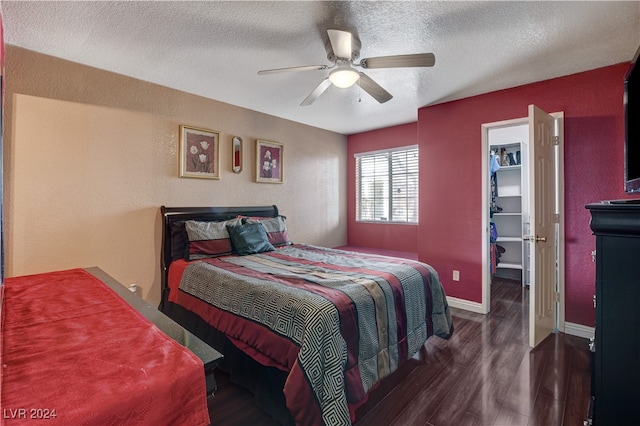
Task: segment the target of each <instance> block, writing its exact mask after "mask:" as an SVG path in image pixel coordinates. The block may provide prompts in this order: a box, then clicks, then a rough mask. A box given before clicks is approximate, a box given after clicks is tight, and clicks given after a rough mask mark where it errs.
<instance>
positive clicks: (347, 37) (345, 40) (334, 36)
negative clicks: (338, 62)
mask: <svg viewBox="0 0 640 426" xmlns="http://www.w3.org/2000/svg"><path fill="white" fill-rule="evenodd" d="M327 34H328V35H329V41H330V42H331V48H332V49H333V54H334V55H336V57H338V58H342V59H351V53H352V52H353V46H352V43H351V42H352V40H353V36H352V35H351V33H350V32H347V31H341V30H327Z"/></svg>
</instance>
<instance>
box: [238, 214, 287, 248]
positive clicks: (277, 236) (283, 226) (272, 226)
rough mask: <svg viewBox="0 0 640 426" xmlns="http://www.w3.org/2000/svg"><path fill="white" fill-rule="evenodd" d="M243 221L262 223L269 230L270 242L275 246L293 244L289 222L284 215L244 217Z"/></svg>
mask: <svg viewBox="0 0 640 426" xmlns="http://www.w3.org/2000/svg"><path fill="white" fill-rule="evenodd" d="M242 222H243V223H261V224H262V225H263V226H264V230H265V231H266V232H267V238H268V239H269V242H270V243H271V244H272V245H273V246H274V247H278V246H287V245H290V244H292V242H291V241H290V240H289V233H288V232H287V223H286V221H285V217H284V216H277V217H244V218H243V220H242Z"/></svg>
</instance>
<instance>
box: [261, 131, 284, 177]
mask: <svg viewBox="0 0 640 426" xmlns="http://www.w3.org/2000/svg"><path fill="white" fill-rule="evenodd" d="M256 182H265V183H283V182H284V145H282V144H281V143H278V142H269V141H262V140H259V139H258V140H256Z"/></svg>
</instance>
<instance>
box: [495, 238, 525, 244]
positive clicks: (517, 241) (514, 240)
mask: <svg viewBox="0 0 640 426" xmlns="http://www.w3.org/2000/svg"><path fill="white" fill-rule="evenodd" d="M496 242H497V243H499V242H503V243H508V242H516V243H521V242H522V237H498V238H497V239H496Z"/></svg>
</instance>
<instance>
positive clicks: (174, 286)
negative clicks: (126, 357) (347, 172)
mask: <svg viewBox="0 0 640 426" xmlns="http://www.w3.org/2000/svg"><path fill="white" fill-rule="evenodd" d="M161 215H162V222H163V233H162V234H163V235H162V249H161V268H162V271H161V275H162V300H161V303H160V309H161V310H162V311H163V312H164V313H166V314H167V315H169V316H170V317H172V318H173V319H174V320H176V321H177V322H178V323H180V324H181V325H182V326H183V327H185V328H187V329H189V330H190V331H191V332H193V333H194V334H196V335H197V336H198V337H200V338H201V339H203V340H205V341H207V342H208V343H209V344H210V345H211V346H213V347H214V348H215V349H217V350H218V351H220V352H221V353H222V354H223V355H224V357H225V358H224V361H223V364H222V365H221V366H220V368H221V369H223V370H226V371H227V372H229V374H230V377H231V379H232V380H233V381H234V382H236V383H239V384H241V385H242V386H244V387H247V388H248V389H250V390H251V391H252V392H253V393H254V395H255V396H256V402H257V403H258V405H260V406H261V407H262V408H264V409H265V410H266V411H268V412H269V413H270V414H271V415H272V416H273V417H274V418H276V419H277V420H278V421H280V422H281V423H283V424H304V425H315V424H330V425H347V424H351V423H352V422H353V421H354V419H355V410H356V409H357V408H358V407H359V406H360V405H362V404H363V403H364V402H365V401H366V400H367V396H368V394H369V392H370V391H371V390H372V389H374V388H375V387H376V386H377V384H378V383H379V382H380V381H381V380H382V379H384V378H385V377H388V376H389V375H391V374H393V373H394V371H396V370H397V369H398V367H399V366H400V365H402V364H403V363H404V362H406V361H407V360H408V359H409V358H411V357H412V356H413V355H414V354H415V353H416V352H418V351H420V350H421V348H423V347H424V342H425V341H426V339H427V338H429V337H430V336H432V335H436V336H439V337H440V338H444V339H447V338H449V336H450V335H451V333H452V332H453V324H452V322H451V315H450V313H449V308H448V305H447V301H446V296H445V294H444V291H443V289H442V286H441V285H440V282H439V280H438V275H437V273H436V272H435V271H434V270H433V269H432V268H431V267H430V266H429V265H426V264H424V263H421V262H418V261H414V260H407V259H399V258H391V257H385V256H378V255H371V254H363V253H355V252H348V251H342V250H336V249H330V248H325V247H317V246H313V245H306V244H298V243H295V244H294V243H293V242H292V241H291V240H290V239H289V235H288V231H287V228H286V218H285V217H284V216H281V215H280V214H279V211H278V208H277V206H275V205H274V206H256V207H202V208H200V207H165V206H163V207H161ZM212 421H214V422H215V419H212Z"/></svg>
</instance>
